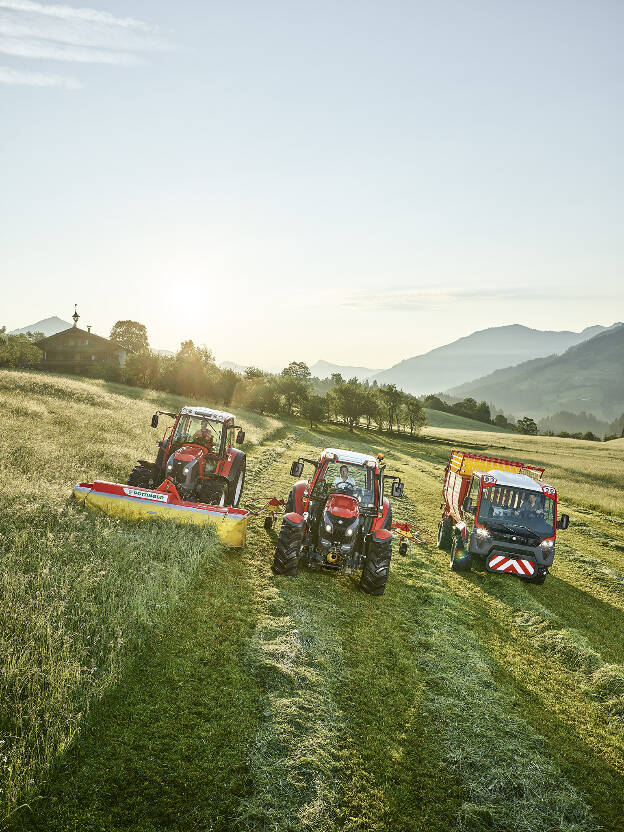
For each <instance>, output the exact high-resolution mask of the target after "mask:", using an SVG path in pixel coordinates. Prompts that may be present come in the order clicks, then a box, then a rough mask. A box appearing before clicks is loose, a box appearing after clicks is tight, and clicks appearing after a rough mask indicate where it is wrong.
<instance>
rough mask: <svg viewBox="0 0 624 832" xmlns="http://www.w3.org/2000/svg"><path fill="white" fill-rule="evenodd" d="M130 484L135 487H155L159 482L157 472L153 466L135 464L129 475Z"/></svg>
mask: <svg viewBox="0 0 624 832" xmlns="http://www.w3.org/2000/svg"><path fill="white" fill-rule="evenodd" d="M128 485H132V486H134V487H135V488H155V487H156V486H157V485H159V483H158V482H157V481H156V472H155V471H154V469H153V468H152V467H150V468H146V467H145V465H135V467H134V468H133V469H132V471H131V472H130V476H129V477H128Z"/></svg>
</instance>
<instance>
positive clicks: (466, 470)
mask: <svg viewBox="0 0 624 832" xmlns="http://www.w3.org/2000/svg"><path fill="white" fill-rule="evenodd" d="M449 468H450V470H451V471H453V472H454V473H456V474H459V476H460V477H470V476H472V474H474V473H476V472H478V471H490V470H491V469H492V468H496V470H497V471H508V472H509V473H510V474H523V473H525V472H527V473H529V475H530V476H533V477H536V478H537V479H539V480H541V478H542V476H543V474H544V470H545V469H544V468H538V467H537V466H536V465H525V464H524V463H523V462H513V461H512V460H509V459H499V458H497V457H494V456H478V455H476V454H471V453H467V452H466V451H451V458H450V460H449Z"/></svg>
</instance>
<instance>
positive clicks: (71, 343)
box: [37, 311, 128, 375]
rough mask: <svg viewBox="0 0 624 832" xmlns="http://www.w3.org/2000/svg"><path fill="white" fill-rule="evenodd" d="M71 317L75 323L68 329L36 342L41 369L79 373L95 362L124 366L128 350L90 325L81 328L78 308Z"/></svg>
mask: <svg viewBox="0 0 624 832" xmlns="http://www.w3.org/2000/svg"><path fill="white" fill-rule="evenodd" d="M72 318H73V321H74V325H73V326H70V327H69V329H65V330H63V331H62V332H57V333H56V334H55V335H50V336H49V337H48V338H44V339H43V340H42V341H38V342H37V346H38V347H39V349H41V350H43V358H42V359H41V368H42V369H45V370H55V371H56V372H65V373H77V374H79V375H81V374H83V373H85V371H86V372H88V369H89V368H90V367H93V366H94V365H96V364H111V363H117V364H118V365H119V366H120V367H123V365H124V364H125V362H126V356H127V354H128V351H127V350H125V349H123V348H122V347H120V346H119V344H116V343H115V342H114V341H109V340H108V338H102V337H101V336H100V335H96V334H95V333H94V332H91V327H87V329H86V330H85V329H80V327H79V326H78V320H79V318H80V315H79V314H78V312H77V311H75V312H74V314H73V315H72Z"/></svg>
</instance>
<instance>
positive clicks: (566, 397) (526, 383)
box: [449, 324, 624, 419]
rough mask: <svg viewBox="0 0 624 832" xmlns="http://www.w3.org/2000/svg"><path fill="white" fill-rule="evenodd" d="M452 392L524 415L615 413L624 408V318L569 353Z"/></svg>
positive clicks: (606, 415)
mask: <svg viewBox="0 0 624 832" xmlns="http://www.w3.org/2000/svg"><path fill="white" fill-rule="evenodd" d="M449 392H450V393H451V394H452V395H455V396H472V397H473V398H475V399H477V400H478V401H481V400H485V401H487V402H493V403H494V404H495V405H496V407H497V408H502V409H503V410H504V411H505V412H511V413H514V414H516V415H519V416H524V415H528V416H533V417H540V416H545V415H547V414H551V413H554V412H556V411H561V410H566V411H570V412H572V413H579V412H581V411H587V412H588V413H593V414H594V415H595V416H597V417H599V418H602V419H614V418H616V417H618V416H620V415H621V414H622V413H624V324H614V325H613V326H612V327H610V328H609V329H607V330H605V331H603V332H601V333H600V334H598V335H595V336H594V337H593V338H590V339H589V340H586V341H584V342H583V343H581V344H577V345H576V346H573V347H570V348H569V349H568V350H566V352H564V353H563V355H550V356H548V357H547V358H536V359H534V360H533V361H525V362H523V363H522V364H518V365H517V366H515V367H506V368H504V369H500V370H496V371H495V372H493V373H490V374H489V375H486V376H484V377H482V378H478V379H476V380H475V381H470V382H466V383H464V384H460V385H459V386H457V387H454V388H452V389H451V390H450V391H449Z"/></svg>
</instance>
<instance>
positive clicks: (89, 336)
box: [37, 326, 131, 352]
mask: <svg viewBox="0 0 624 832" xmlns="http://www.w3.org/2000/svg"><path fill="white" fill-rule="evenodd" d="M68 332H75V333H78V334H79V335H81V336H84V338H85V340H88V341H89V345H95V344H101V345H106V346H108V347H110V348H112V349H114V350H118V351H119V352H131V350H127V349H126V348H125V347H121V346H119V344H117V343H115V341H110V340H109V339H108V338H103V337H102V336H101V335H96V334H95V332H87V330H86V329H80V327H79V326H70V327H68V328H67V329H63V330H62V331H61V332H56V333H55V334H54V335H48V337H47V338H43V339H42V340H41V341H37V346H38V347H42V346H44V345H45V346H50V345H51V344H53V343H54V342H55V341H58V340H59V339H60V340H62V336H63V335H66V334H67V333H68Z"/></svg>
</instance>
